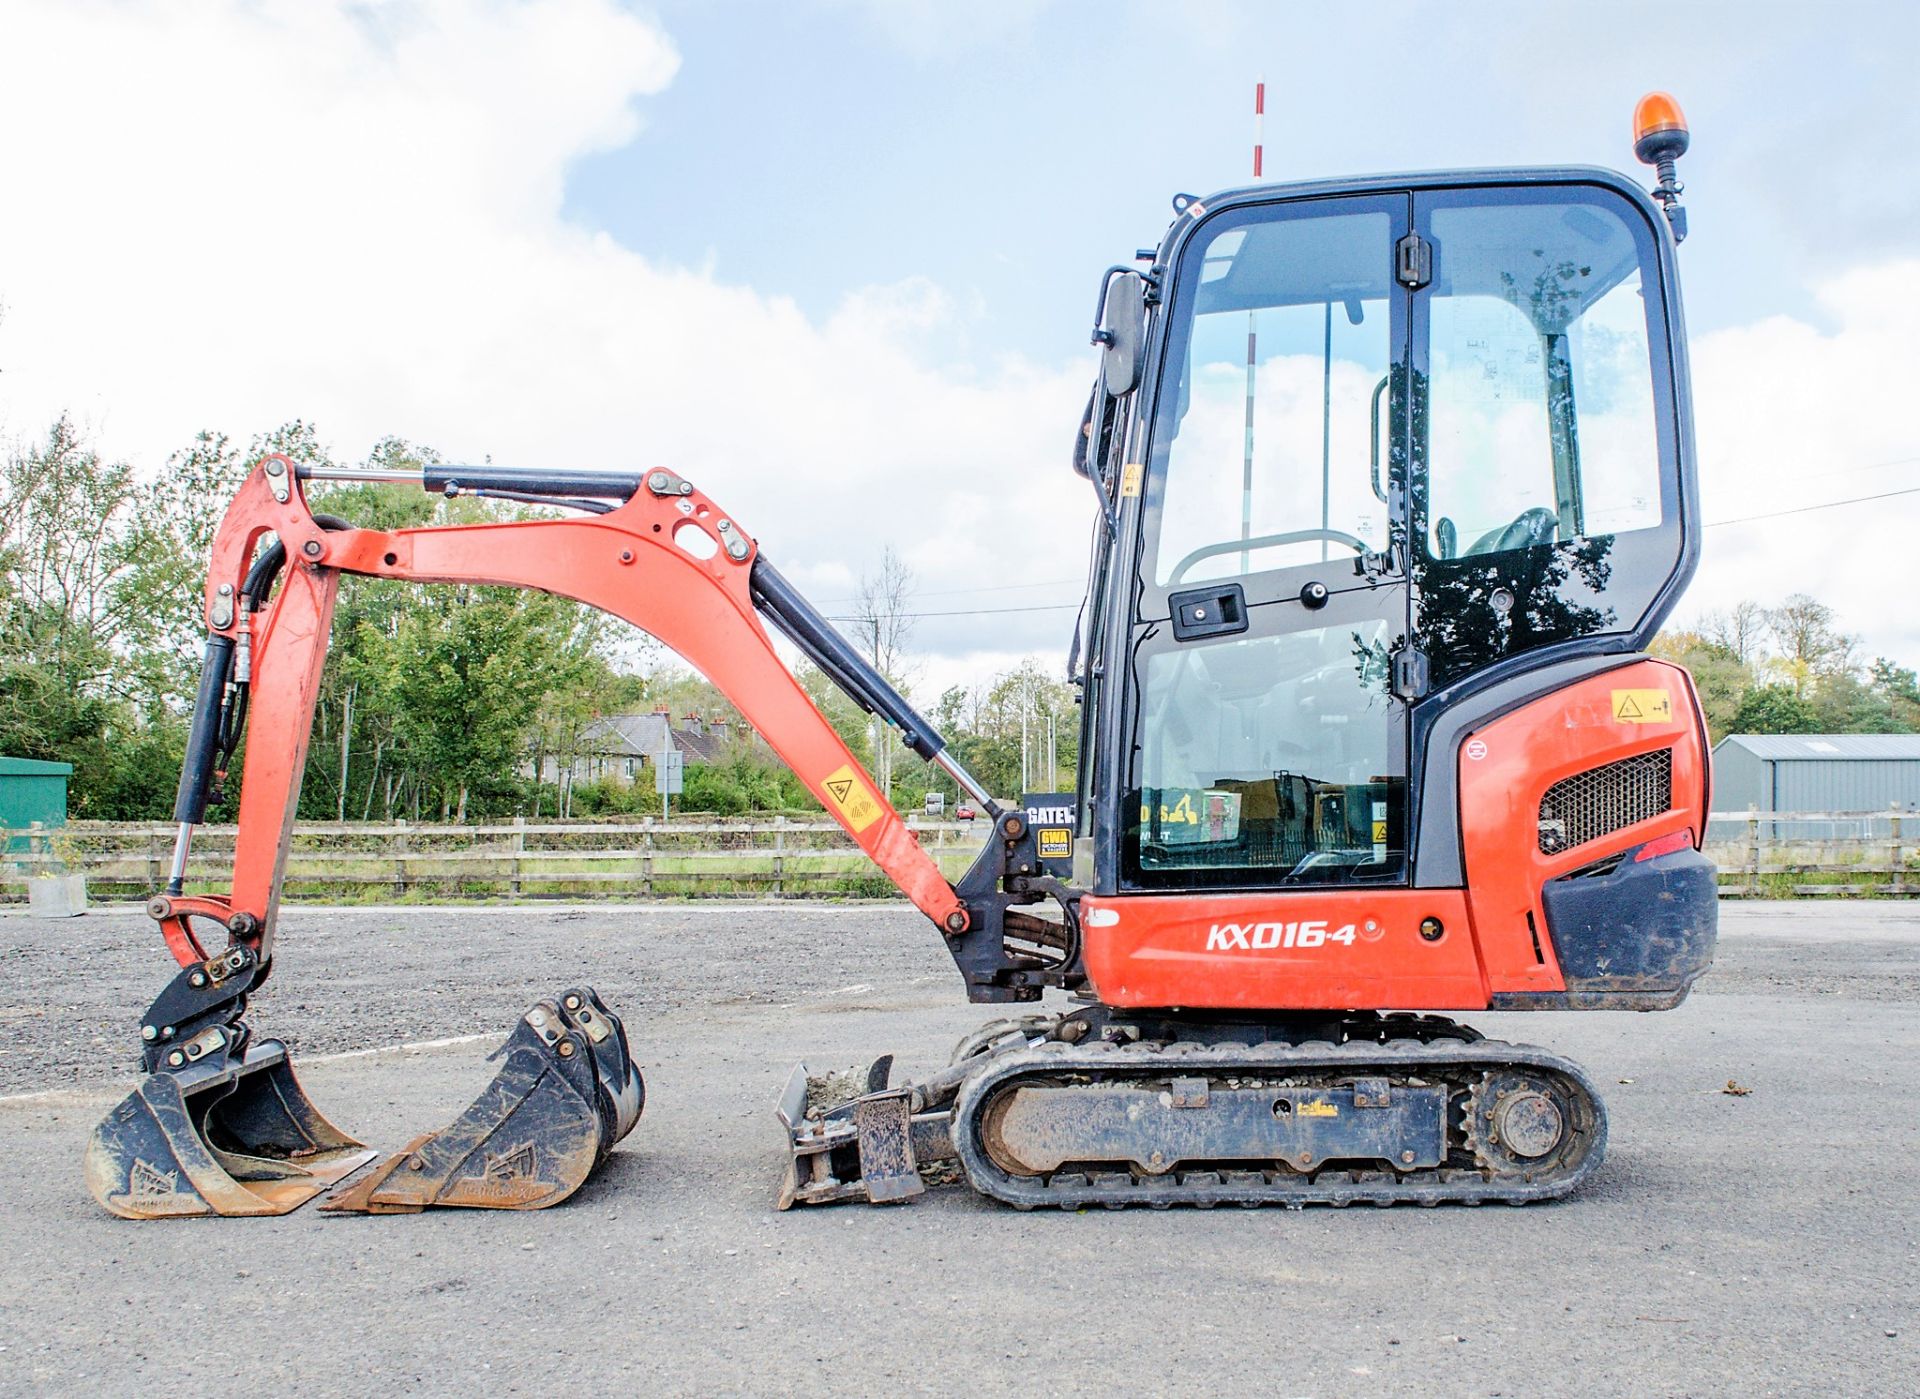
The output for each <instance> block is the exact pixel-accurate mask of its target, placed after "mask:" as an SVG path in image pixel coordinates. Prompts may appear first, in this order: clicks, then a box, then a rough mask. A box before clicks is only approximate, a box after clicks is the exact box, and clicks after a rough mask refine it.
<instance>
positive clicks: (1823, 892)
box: [1703, 807, 1920, 899]
mask: <svg viewBox="0 0 1920 1399" xmlns="http://www.w3.org/2000/svg"><path fill="white" fill-rule="evenodd" d="M1703 849H1704V850H1705V852H1706V855H1707V857H1708V858H1709V859H1711V860H1712V861H1713V862H1714V863H1715V864H1717V865H1719V866H1720V895H1721V897H1722V898H1729V897H1731V898H1764V899H1778V898H1790V897H1803V898H1814V897H1822V896H1825V897H1836V896H1838V897H1845V896H1848V895H1871V896H1873V897H1896V898H1898V897H1906V896H1912V895H1915V894H1920V812H1915V811H1905V812H1903V811H1902V810H1901V809H1900V808H1898V807H1892V808H1889V809H1888V810H1886V811H1868V812H1862V811H1811V812H1808V811H1795V812H1776V811H1755V810H1749V811H1716V812H1714V813H1713V815H1712V816H1711V817H1710V818H1709V820H1708V822H1707V838H1706V842H1705V845H1704V846H1703Z"/></svg>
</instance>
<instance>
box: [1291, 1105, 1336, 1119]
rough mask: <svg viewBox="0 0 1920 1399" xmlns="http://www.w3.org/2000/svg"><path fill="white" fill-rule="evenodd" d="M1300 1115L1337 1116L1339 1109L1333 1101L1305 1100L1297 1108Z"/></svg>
mask: <svg viewBox="0 0 1920 1399" xmlns="http://www.w3.org/2000/svg"><path fill="white" fill-rule="evenodd" d="M1298 1111H1299V1113H1300V1116H1302V1117H1338V1116H1339V1115H1340V1109H1339V1108H1338V1107H1337V1106H1335V1105H1334V1104H1333V1103H1315V1102H1305V1103H1302V1104H1300V1107H1299V1109H1298Z"/></svg>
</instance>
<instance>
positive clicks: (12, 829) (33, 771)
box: [0, 758, 73, 852]
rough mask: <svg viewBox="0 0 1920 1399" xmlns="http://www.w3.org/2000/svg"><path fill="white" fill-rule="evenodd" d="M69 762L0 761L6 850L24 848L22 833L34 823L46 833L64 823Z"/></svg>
mask: <svg viewBox="0 0 1920 1399" xmlns="http://www.w3.org/2000/svg"><path fill="white" fill-rule="evenodd" d="M71 776H73V764H72V763H43V762H40V761H38V760H37V759H34V758H0V827H3V828H5V829H6V831H7V832H8V833H9V834H8V839H7V851H8V852H14V851H22V850H25V849H26V848H27V837H26V835H25V834H23V832H24V831H25V830H26V828H27V827H29V826H31V825H32V824H33V823H34V822H35V821H38V822H39V823H40V824H41V825H43V826H45V827H47V828H48V829H49V830H51V829H53V828H54V827H55V826H64V825H66V824H67V779H68V778H69V777H71Z"/></svg>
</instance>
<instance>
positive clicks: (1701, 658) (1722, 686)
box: [1649, 631, 1754, 743]
mask: <svg viewBox="0 0 1920 1399" xmlns="http://www.w3.org/2000/svg"><path fill="white" fill-rule="evenodd" d="M1649 650H1651V652H1652V653H1653V654H1654V655H1656V656H1660V657H1662V658H1663V659H1666V660H1669V661H1672V662H1674V663H1675V664H1676V665H1682V666H1685V667H1686V668H1687V670H1688V671H1689V672H1690V673H1691V674H1692V676H1693V684H1694V688H1695V689H1696V690H1698V691H1699V692H1700V707H1701V708H1702V709H1703V710H1705V711H1706V716H1707V732H1708V734H1709V735H1710V737H1711V738H1712V741H1713V742H1715V743H1718V742H1719V741H1720V740H1721V739H1722V738H1724V737H1726V736H1727V735H1728V734H1730V733H1734V732H1737V731H1738V725H1737V724H1736V723H1735V722H1734V720H1735V716H1736V715H1737V714H1738V713H1739V711H1740V702H1741V701H1742V700H1743V699H1745V698H1746V695H1747V692H1748V691H1749V690H1751V689H1752V688H1753V685H1754V678H1753V671H1752V669H1751V668H1750V667H1749V666H1748V665H1746V664H1744V663H1743V662H1742V661H1741V660H1740V659H1739V657H1738V656H1736V655H1735V654H1734V653H1733V651H1732V649H1731V648H1730V647H1729V646H1728V645H1727V644H1726V643H1724V642H1720V641H1713V640H1709V639H1708V638H1707V637H1706V636H1704V635H1702V634H1701V633H1699V632H1692V631H1677V632H1662V633H1660V635H1659V636H1657V637H1655V638H1654V640H1653V645H1652V646H1651V647H1650V648H1649Z"/></svg>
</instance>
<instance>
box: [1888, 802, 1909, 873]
mask: <svg viewBox="0 0 1920 1399" xmlns="http://www.w3.org/2000/svg"><path fill="white" fill-rule="evenodd" d="M1889 823H1890V824H1891V826H1892V827H1893V892H1894V893H1895V894H1904V893H1906V892H1907V858H1906V852H1905V851H1903V850H1902V849H1901V848H1900V803H1899V802H1895V803H1894V804H1893V815H1892V816H1891V817H1890V818H1889Z"/></svg>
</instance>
